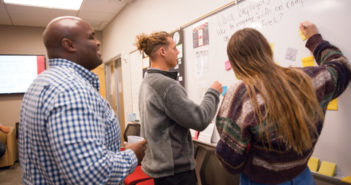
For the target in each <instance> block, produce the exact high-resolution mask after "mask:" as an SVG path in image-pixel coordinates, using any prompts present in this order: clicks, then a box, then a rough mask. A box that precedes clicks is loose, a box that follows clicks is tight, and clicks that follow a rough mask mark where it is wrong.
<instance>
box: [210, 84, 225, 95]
mask: <svg viewBox="0 0 351 185" xmlns="http://www.w3.org/2000/svg"><path fill="white" fill-rule="evenodd" d="M210 88H212V89H215V90H217V91H218V92H219V94H221V93H222V91H223V89H222V84H221V83H219V82H218V81H215V82H213V84H212V85H211V87H210Z"/></svg>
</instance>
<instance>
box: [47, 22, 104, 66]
mask: <svg viewBox="0 0 351 185" xmlns="http://www.w3.org/2000/svg"><path fill="white" fill-rule="evenodd" d="M43 39H44V44H45V47H46V50H47V54H48V57H49V59H52V58H63V59H67V60H69V61H72V62H74V63H77V64H79V65H82V66H83V67H85V68H87V69H89V70H91V69H94V68H95V67H97V66H98V65H100V64H101V63H102V59H101V54H100V52H99V48H100V42H99V41H98V40H97V39H96V37H95V32H94V30H93V28H92V27H91V26H90V24H88V23H87V22H85V21H84V20H82V19H80V18H78V17H74V16H64V17H58V18H55V19H53V20H52V21H50V23H49V24H48V25H47V26H46V28H45V30H44V33H43Z"/></svg>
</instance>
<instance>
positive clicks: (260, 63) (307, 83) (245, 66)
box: [227, 28, 324, 154]
mask: <svg viewBox="0 0 351 185" xmlns="http://www.w3.org/2000/svg"><path fill="white" fill-rule="evenodd" d="M227 54H228V57H229V60H230V63H231V65H232V67H233V70H234V72H235V75H236V76H237V77H238V78H239V79H241V80H242V81H243V82H244V84H245V87H246V89H247V91H248V94H249V97H250V101H251V104H252V105H253V107H254V111H255V117H256V119H258V121H259V128H260V129H261V131H263V132H262V133H263V134H262V135H261V137H263V135H265V138H266V141H267V142H268V143H267V144H268V148H271V147H272V144H271V142H272V141H271V136H270V135H269V131H268V130H269V129H274V131H275V132H276V133H278V135H279V136H281V137H283V138H284V142H286V144H287V147H291V148H292V149H293V150H294V151H295V152H297V153H298V154H302V152H303V151H305V150H308V149H311V148H312V146H313V144H312V140H311V135H310V130H312V131H313V132H312V133H311V134H317V132H316V127H315V125H314V124H315V122H316V121H317V120H319V119H320V118H322V117H323V116H324V115H323V111H322V108H321V107H320V105H319V103H318V101H317V97H316V94H315V91H314V90H313V88H312V83H311V78H310V77H309V76H308V75H307V74H305V73H304V72H303V71H302V70H301V69H297V68H284V67H280V66H279V65H276V64H275V63H274V61H273V52H272V50H271V47H270V45H269V43H268V42H267V40H266V38H265V37H264V36H263V35H262V34H261V33H260V32H258V31H257V30H255V29H252V28H245V29H242V30H239V31H237V32H236V33H235V34H233V35H232V37H231V38H230V40H229V42H228V46H227ZM257 94H260V95H261V96H262V97H263V100H264V102H265V103H264V105H259V103H258V101H257V99H256V97H257ZM260 106H264V108H265V109H264V110H265V112H262V111H261V109H260ZM263 121H264V122H265V123H264V122H263ZM261 139H263V138H261Z"/></svg>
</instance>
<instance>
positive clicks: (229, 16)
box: [183, 0, 351, 178]
mask: <svg viewBox="0 0 351 185" xmlns="http://www.w3.org/2000/svg"><path fill="white" fill-rule="evenodd" d="M350 8H351V1H350V0H279V1H278V0H241V1H239V2H237V3H234V4H233V5H230V6H229V7H226V8H223V9H221V10H219V11H218V12H215V13H211V14H210V15H208V16H204V18H202V19H200V20H198V21H196V22H195V23H192V24H191V25H187V26H186V27H184V28H183V31H184V61H185V74H186V75H185V82H186V83H185V84H186V86H185V87H186V89H187V92H188V95H189V98H191V99H192V100H194V101H195V102H197V103H200V102H201V99H202V97H203V94H204V93H205V92H206V90H207V89H208V88H209V86H210V85H211V84H212V83H213V82H214V81H215V80H218V81H219V82H221V83H222V84H223V85H224V86H227V87H229V86H231V85H232V84H234V83H235V82H236V78H235V76H234V73H233V70H232V69H230V64H229V63H228V57H227V54H226V47H227V42H228V40H229V38H230V36H231V35H232V34H233V33H234V32H235V31H236V30H239V29H241V28H244V27H252V28H256V29H258V30H259V31H261V32H262V33H263V34H264V35H265V36H266V38H267V40H268V41H269V42H270V44H271V47H272V49H273V52H274V60H275V62H277V63H278V64H279V65H281V66H300V67H301V66H307V65H316V64H315V62H314V61H313V58H312V59H311V58H309V57H310V56H312V54H311V53H310V51H309V50H308V49H307V48H305V43H306V41H303V40H302V38H301V35H300V34H299V31H298V30H299V23H300V22H302V21H305V20H309V21H311V22H313V23H315V24H316V25H317V27H318V29H319V31H320V33H321V34H322V36H323V37H324V39H326V40H328V41H330V42H331V43H332V44H334V45H336V46H337V47H339V48H340V49H341V50H342V52H343V53H344V55H345V56H346V57H348V58H350V57H351V47H350V44H351V36H350V33H351V24H350V23H349V22H350V20H349V19H350V18H351V11H350ZM331 109H334V110H328V111H327V114H326V119H325V124H324V128H323V130H322V133H321V136H320V138H319V141H318V143H317V146H316V147H315V151H314V153H313V155H312V156H313V157H318V158H320V160H322V161H329V162H333V163H336V165H337V167H336V172H335V176H336V177H337V178H341V177H344V176H350V175H351V144H350V143H351V134H350V132H351V88H350V86H349V87H348V88H347V90H346V91H345V92H344V93H343V94H342V96H340V97H339V98H338V99H337V102H335V104H334V106H333V107H331Z"/></svg>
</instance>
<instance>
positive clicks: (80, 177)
mask: <svg viewBox="0 0 351 185" xmlns="http://www.w3.org/2000/svg"><path fill="white" fill-rule="evenodd" d="M43 37H44V44H45V47H46V49H47V53H48V57H49V59H50V60H49V69H48V70H46V71H44V72H43V73H42V74H41V75H40V76H39V77H38V78H37V79H35V80H34V81H33V83H32V84H31V86H30V87H29V88H28V90H27V92H26V94H25V96H24V98H23V102H22V106H21V115H20V128H19V148H20V161H21V169H22V181H23V184H121V182H122V181H123V179H124V178H125V177H126V176H127V175H128V174H130V173H131V172H133V171H134V169H135V168H136V166H137V165H138V161H139V162H140V161H141V160H142V158H143V157H144V151H145V148H146V141H145V140H144V141H141V142H138V143H136V144H129V145H126V150H125V151H123V152H122V151H120V145H121V143H120V142H121V141H120V138H121V137H120V136H121V130H120V127H119V123H118V121H117V118H116V116H115V114H114V112H113V110H112V109H111V107H110V105H109V104H108V102H107V101H106V100H105V99H103V98H102V97H101V96H100V94H99V81H98V77H97V76H96V75H95V74H94V73H92V72H90V70H92V69H94V68H95V67H97V66H98V65H100V64H101V63H102V59H101V54H100V52H99V47H100V42H99V41H98V40H97V39H96V38H95V33H94V31H93V29H92V27H91V26H90V25H89V24H88V23H87V22H85V21H83V20H81V19H80V18H77V17H72V16H69V17H67V16H66V17H59V18H56V19H54V20H52V21H51V22H50V23H49V24H48V26H47V27H46V29H45V31H44V34H43Z"/></svg>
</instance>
